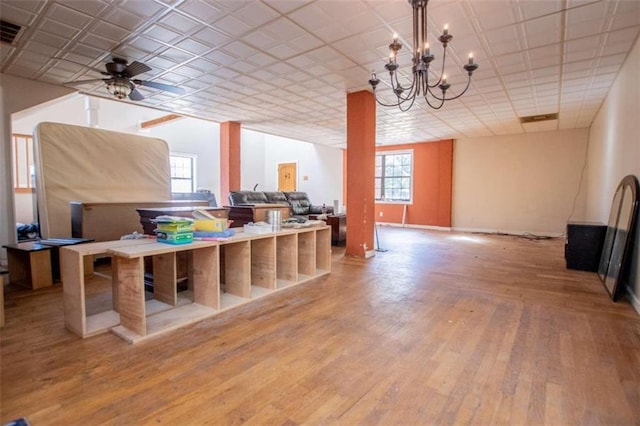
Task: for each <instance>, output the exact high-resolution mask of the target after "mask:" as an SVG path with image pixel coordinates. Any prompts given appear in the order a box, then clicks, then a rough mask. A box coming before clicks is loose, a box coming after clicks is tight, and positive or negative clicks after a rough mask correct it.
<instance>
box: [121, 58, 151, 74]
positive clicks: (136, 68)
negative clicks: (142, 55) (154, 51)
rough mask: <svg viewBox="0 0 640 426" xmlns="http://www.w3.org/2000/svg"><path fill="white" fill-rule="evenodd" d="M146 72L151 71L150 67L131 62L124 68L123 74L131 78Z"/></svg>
mask: <svg viewBox="0 0 640 426" xmlns="http://www.w3.org/2000/svg"><path fill="white" fill-rule="evenodd" d="M147 71H151V67H150V66H149V65H147V64H143V63H142V62H138V61H133V62H131V63H130V64H129V65H127V68H125V70H124V73H125V74H127V75H128V76H129V77H133V76H136V75H138V74H142V73H143V72H147Z"/></svg>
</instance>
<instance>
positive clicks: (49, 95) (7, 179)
mask: <svg viewBox="0 0 640 426" xmlns="http://www.w3.org/2000/svg"><path fill="white" fill-rule="evenodd" d="M72 92H73V91H72V90H71V89H68V88H66V87H62V86H54V85H50V84H46V83H41V82H35V81H31V80H27V79H24V78H20V77H14V76H9V75H6V74H0V100H1V101H0V131H1V133H0V152H1V153H2V155H1V156H0V162H1V166H0V206H1V207H0V241H2V242H3V243H12V242H15V241H16V225H15V223H16V220H15V210H14V197H13V176H12V173H11V170H12V167H13V165H12V159H13V157H12V155H11V151H12V147H11V145H12V144H11V133H12V130H11V115H12V114H14V113H16V112H18V111H22V110H24V109H27V108H30V107H33V106H34V105H38V104H41V103H43V102H47V101H50V100H52V99H56V98H60V97H63V96H66V95H68V94H70V93H72ZM6 258H7V257H6V251H5V250H4V249H1V250H0V261H1V262H2V263H5V262H6Z"/></svg>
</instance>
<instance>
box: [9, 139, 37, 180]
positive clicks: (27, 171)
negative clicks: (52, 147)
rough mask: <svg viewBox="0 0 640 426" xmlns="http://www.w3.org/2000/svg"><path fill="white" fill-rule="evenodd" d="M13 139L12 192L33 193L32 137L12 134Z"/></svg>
mask: <svg viewBox="0 0 640 426" xmlns="http://www.w3.org/2000/svg"><path fill="white" fill-rule="evenodd" d="M11 138H12V139H13V156H14V157H13V190H14V192H16V193H20V192H33V189H34V187H35V173H34V170H35V169H34V166H33V137H32V136H31V135H21V134H16V133H14V134H12V135H11Z"/></svg>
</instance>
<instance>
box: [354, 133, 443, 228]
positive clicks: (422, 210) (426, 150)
mask: <svg viewBox="0 0 640 426" xmlns="http://www.w3.org/2000/svg"><path fill="white" fill-rule="evenodd" d="M408 149H412V150H413V203H412V204H408V205H407V212H406V219H405V224H407V225H430V226H441V227H447V228H448V227H451V198H452V175H453V140H450V139H449V140H443V141H438V142H422V143H411V144H404V145H392V146H388V147H378V148H377V149H376V152H383V151H402V150H408ZM403 209H404V205H403V204H385V203H376V207H375V218H376V221H377V222H382V223H402V214H403ZM347 212H348V211H347ZM380 213H382V216H380Z"/></svg>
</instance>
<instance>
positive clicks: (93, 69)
mask: <svg viewBox="0 0 640 426" xmlns="http://www.w3.org/2000/svg"><path fill="white" fill-rule="evenodd" d="M51 59H57V60H60V61H66V62H70V63H72V64H76V65H80V66H81V67H85V68H88V69H90V70H91V71H95V72H97V73H99V74H102V75H111V74H109V73H108V72H106V71H104V70H99V69H98V68H93V67H90V66H89V65H85V64H81V63H80V62H76V61H72V60H71V59H66V58H60V57H58V56H54V57H52V58H51Z"/></svg>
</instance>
